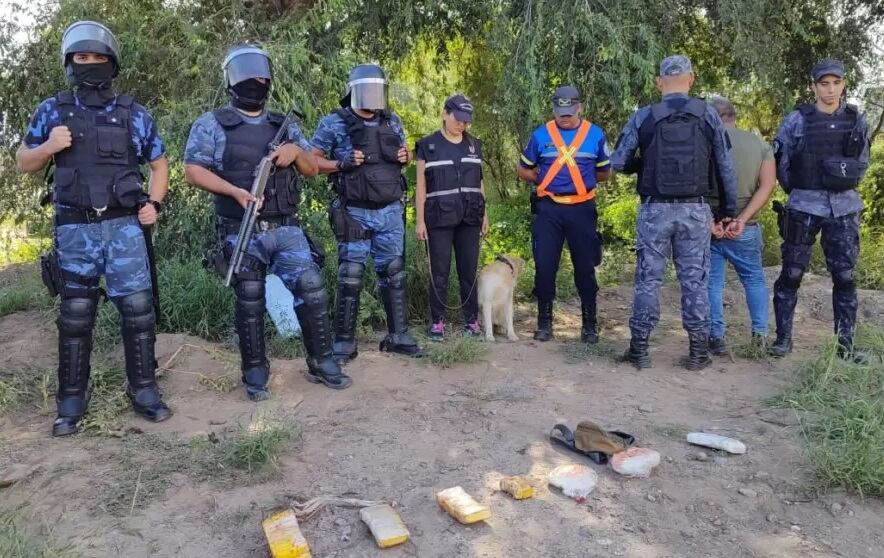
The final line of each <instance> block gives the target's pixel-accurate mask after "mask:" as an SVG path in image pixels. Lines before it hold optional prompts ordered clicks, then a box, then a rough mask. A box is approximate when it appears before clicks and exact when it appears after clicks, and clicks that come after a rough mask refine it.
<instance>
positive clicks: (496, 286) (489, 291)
mask: <svg viewBox="0 0 884 558" xmlns="http://www.w3.org/2000/svg"><path fill="white" fill-rule="evenodd" d="M524 266H525V260H523V259H522V258H519V257H516V256H497V259H495V260H494V261H493V262H491V263H490V264H488V265H486V266H485V267H484V268H483V269H482V273H481V275H479V307H480V308H481V309H482V323H483V325H484V326H485V340H486V341H494V326H495V325H499V326H500V327H501V328H506V337H507V339H509V340H510V341H518V340H519V337H518V336H517V335H516V330H515V329H513V292H514V291H515V289H516V279H517V278H518V277H519V274H520V273H522V268H523V267H524Z"/></svg>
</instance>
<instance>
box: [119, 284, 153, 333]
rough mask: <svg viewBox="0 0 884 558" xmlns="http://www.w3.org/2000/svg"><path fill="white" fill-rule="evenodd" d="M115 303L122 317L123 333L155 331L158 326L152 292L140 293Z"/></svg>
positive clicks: (122, 298) (124, 297) (121, 298)
mask: <svg viewBox="0 0 884 558" xmlns="http://www.w3.org/2000/svg"><path fill="white" fill-rule="evenodd" d="M114 302H116V304H117V308H118V309H119V311H120V317H121V318H122V319H123V331H132V332H140V331H153V329H154V326H155V325H156V316H155V315H154V309H153V294H152V293H151V291H139V292H137V293H133V294H130V295H127V296H123V297H120V298H118V299H116V300H115V301H114Z"/></svg>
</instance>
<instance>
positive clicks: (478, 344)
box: [425, 335, 488, 368]
mask: <svg viewBox="0 0 884 558" xmlns="http://www.w3.org/2000/svg"><path fill="white" fill-rule="evenodd" d="M426 347H427V354H426V357H425V359H426V361H427V362H429V363H430V364H433V365H435V366H439V367H442V368H451V367H452V366H454V365H455V364H471V363H474V362H478V361H479V360H481V359H482V357H483V356H485V354H486V353H487V352H488V345H487V344H486V343H485V342H484V341H480V340H479V339H478V338H476V337H467V336H463V335H454V336H450V337H447V338H446V339H445V341H443V342H441V343H427V345H426Z"/></svg>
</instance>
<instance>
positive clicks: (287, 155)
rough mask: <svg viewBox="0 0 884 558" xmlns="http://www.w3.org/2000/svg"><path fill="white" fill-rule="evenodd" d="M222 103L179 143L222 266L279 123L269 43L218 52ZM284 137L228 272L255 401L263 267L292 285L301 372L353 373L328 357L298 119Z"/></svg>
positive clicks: (261, 367)
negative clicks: (211, 217)
mask: <svg viewBox="0 0 884 558" xmlns="http://www.w3.org/2000/svg"><path fill="white" fill-rule="evenodd" d="M223 70H224V81H225V86H226V88H227V92H228V95H229V97H230V104H229V105H228V106H226V107H222V108H220V109H218V110H215V111H213V112H207V113H205V114H203V115H202V116H200V117H199V118H198V119H197V120H196V122H194V124H193V127H192V128H191V130H190V137H189V138H188V140H187V147H186V149H185V155H184V162H185V180H187V182H189V183H190V184H192V185H194V186H196V187H198V188H201V189H203V190H206V191H208V192H211V193H212V194H214V204H215V222H216V228H217V232H218V237H219V243H220V244H221V246H222V247H223V248H222V249H221V250H220V251H219V250H215V251H213V252H210V258H209V259H210V260H211V263H212V264H214V267H215V268H216V269H217V270H218V271H219V273H221V274H222V275H223V274H224V273H225V272H226V266H227V265H228V262H229V261H230V255H231V254H232V251H233V245H234V244H235V243H236V239H237V235H238V233H239V228H240V223H241V221H242V218H243V211H244V208H245V207H246V206H247V205H248V204H249V202H250V201H253V200H254V198H253V196H252V194H251V192H250V190H251V187H252V180H253V174H254V171H255V167H257V166H258V163H260V161H261V159H262V158H263V157H264V156H265V155H268V149H269V144H270V143H271V142H272V140H273V138H274V137H275V136H276V134H277V132H279V130H280V127H281V126H282V125H283V124H284V123H285V120H286V119H285V117H284V116H283V115H281V114H278V113H275V112H270V111H267V110H265V108H264V107H265V104H266V102H267V99H268V97H269V95H270V86H271V82H272V79H273V71H272V67H271V63H270V58H269V56H268V55H267V53H266V52H265V51H264V50H262V49H261V48H258V47H256V46H253V45H248V44H242V45H235V46H233V47H232V48H231V49H230V50H229V51H228V53H227V56H226V57H225V58H224V62H223ZM284 134H285V136H284V137H285V138H286V140H287V143H284V144H283V145H281V146H280V147H279V148H278V149H276V150H275V151H274V152H273V153H271V154H270V157H271V158H272V159H273V161H274V163H275V165H276V170H275V172H274V173H273V174H272V175H271V177H270V179H269V181H268V183H267V186H266V189H265V191H264V198H263V203H262V206H261V209H260V211H259V213H258V218H257V220H256V223H255V227H256V230H255V232H254V234H253V236H252V238H251V241H250V245H249V246H248V249H247V253H246V255H245V256H244V257H243V264H242V268H241V269H242V271H240V272H239V273H238V274H237V275H236V279H235V281H236V282H235V292H236V313H235V324H236V332H237V336H238V337H239V349H240V356H241V357H242V374H243V375H242V380H243V384H244V385H245V389H246V394H247V395H248V397H249V398H250V399H251V400H253V401H262V400H265V399H267V398H268V397H269V396H270V391H269V388H268V381H269V378H270V363H269V361H268V360H267V355H266V349H265V346H264V311H265V298H264V293H265V276H266V273H267V272H268V271H269V272H271V273H274V274H276V275H278V276H279V278H280V279H281V280H282V282H283V283H284V284H285V286H286V287H287V288H288V289H289V290H290V291H291V292H292V294H293V295H294V306H295V312H296V314H297V316H298V321H299V322H300V324H301V329H302V335H303V340H304V346H305V348H306V351H307V372H306V377H307V379H308V380H309V381H311V382H313V383H319V382H321V383H323V384H325V385H326V386H328V387H330V388H333V389H344V388H347V387H349V386H350V384H351V383H352V381H351V379H350V378H349V377H348V376H346V375H345V374H343V373H342V372H341V369H340V367H339V366H338V365H337V364H336V363H335V362H334V360H333V359H332V345H331V327H330V326H331V320H330V318H329V315H328V295H327V293H326V290H325V286H324V284H323V280H322V275H321V273H320V271H319V267H318V266H317V264H316V262H314V260H313V257H312V255H311V248H310V244H309V240H308V238H307V237H306V235H305V234H304V232H303V230H302V229H301V227H300V223H299V221H298V216H297V209H298V203H299V200H300V190H299V186H298V176H297V173H296V171H297V172H298V173H300V174H302V175H304V176H313V175H315V174H316V162H315V160H314V157H313V155H311V154H310V152H309V149H310V145H309V144H308V143H307V141H306V140H305V139H304V137H303V135H302V133H301V130H300V128H299V127H298V126H297V125H296V124H295V123H291V124H289V125H288V130H286V131H285V132H284Z"/></svg>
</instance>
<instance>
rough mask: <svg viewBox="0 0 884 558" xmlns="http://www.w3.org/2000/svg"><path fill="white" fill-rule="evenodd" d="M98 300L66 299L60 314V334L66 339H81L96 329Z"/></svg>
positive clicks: (62, 303) (58, 322)
mask: <svg viewBox="0 0 884 558" xmlns="http://www.w3.org/2000/svg"><path fill="white" fill-rule="evenodd" d="M97 307H98V299H97V298H64V299H62V300H61V308H60V311H59V313H58V320H57V321H56V324H57V325H58V332H59V334H61V335H64V336H66V337H81V336H83V335H85V334H88V333H90V332H91V331H92V328H93V327H95V312H96V310H97Z"/></svg>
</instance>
